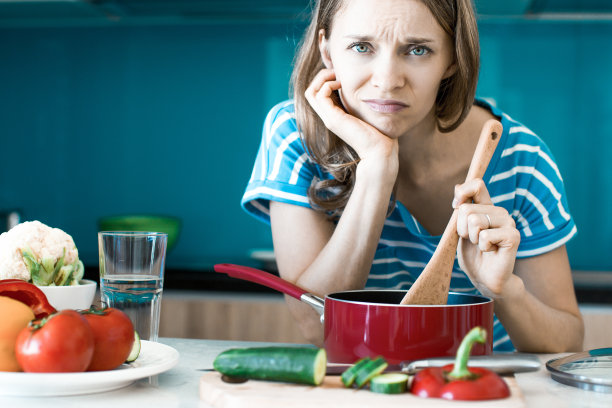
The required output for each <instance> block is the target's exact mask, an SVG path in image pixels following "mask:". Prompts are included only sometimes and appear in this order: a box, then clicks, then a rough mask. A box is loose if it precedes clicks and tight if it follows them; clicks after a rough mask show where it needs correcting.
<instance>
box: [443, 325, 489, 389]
mask: <svg viewBox="0 0 612 408" xmlns="http://www.w3.org/2000/svg"><path fill="white" fill-rule="evenodd" d="M486 339H487V331H486V330H485V329H483V328H482V327H478V326H477V327H474V328H473V329H472V330H470V331H469V332H468V334H466V335H465V337H464V338H463V340H462V341H461V344H460V345H459V349H458V350H457V356H456V358H455V365H454V367H453V370H452V371H451V372H450V373H448V374H447V375H448V377H450V378H452V379H455V380H456V379H461V378H469V377H471V376H472V373H471V372H470V370H468V366H467V364H468V360H469V358H470V352H471V351H472V346H473V345H474V343H476V342H478V343H484V342H485V341H486Z"/></svg>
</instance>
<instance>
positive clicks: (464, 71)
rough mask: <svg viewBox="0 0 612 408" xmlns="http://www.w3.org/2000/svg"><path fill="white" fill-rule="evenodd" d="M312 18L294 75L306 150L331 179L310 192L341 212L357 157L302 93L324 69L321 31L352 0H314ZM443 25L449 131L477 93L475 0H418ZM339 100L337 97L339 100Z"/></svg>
mask: <svg viewBox="0 0 612 408" xmlns="http://www.w3.org/2000/svg"><path fill="white" fill-rule="evenodd" d="M313 1H314V4H313V9H312V19H311V21H310V24H309V25H308V28H307V29H306V32H305V34H304V36H303V38H302V40H301V42H300V45H299V48H298V51H297V53H296V57H295V61H294V68H293V73H292V76H291V85H292V94H293V98H294V100H295V115H296V122H297V125H298V129H299V131H300V134H301V137H302V140H303V142H304V145H305V147H306V150H307V152H308V154H309V155H310V156H311V157H312V159H313V160H314V161H315V162H316V163H318V164H319V165H320V166H321V167H322V168H323V169H325V170H326V171H327V172H329V173H330V174H331V175H332V176H333V179H330V180H320V181H317V182H316V183H313V185H312V186H311V188H310V190H309V192H308V196H309V198H310V201H311V203H312V204H313V206H314V207H315V208H318V209H321V210H323V211H326V212H327V213H328V214H329V215H330V216H332V217H334V216H338V215H339V214H340V213H341V212H342V210H343V209H344V207H345V206H346V203H347V202H348V199H349V197H350V195H351V193H352V191H353V186H354V184H355V170H356V168H357V163H358V162H359V157H358V155H357V153H356V152H355V151H354V150H353V149H352V148H351V147H350V146H349V145H347V144H346V143H345V142H344V141H343V140H342V139H340V138H339V137H338V136H336V135H335V134H334V133H332V132H331V131H329V129H327V128H326V127H325V125H324V124H323V121H322V120H321V118H319V116H318V115H317V114H316V113H315V111H314V110H313V109H312V107H311V106H310V104H309V103H308V101H307V100H306V97H305V96H304V92H305V91H306V88H308V86H309V85H310V83H311V82H312V80H313V78H314V77H315V75H316V74H317V73H318V72H319V71H320V70H321V69H323V68H324V65H323V61H322V59H321V54H320V51H319V43H318V39H319V31H320V30H321V29H323V30H325V36H326V37H329V34H330V33H331V29H332V24H333V19H334V16H335V15H336V14H337V13H338V11H339V10H340V9H341V8H342V7H343V5H344V3H345V2H346V1H350V0H313ZM420 1H421V2H422V3H423V4H425V5H426V6H427V8H429V10H430V11H431V13H432V14H433V16H434V17H435V19H436V21H437V22H438V24H439V25H440V26H441V27H442V29H443V30H444V31H445V32H446V33H447V34H448V35H449V36H450V37H451V38H452V39H453V43H454V57H455V63H456V64H457V70H456V72H455V73H454V74H453V75H452V76H450V77H449V78H446V79H444V80H442V82H441V83H440V87H439V89H438V95H437V97H436V105H435V113H436V118H437V126H438V129H439V130H440V131H441V132H451V131H453V130H454V129H456V128H457V127H458V126H459V125H460V124H461V123H462V122H463V120H464V119H465V118H466V117H467V115H468V113H469V111H470V109H471V107H472V104H473V102H474V95H475V93H476V85H477V82H478V69H479V65H480V47H479V40H478V28H477V25H476V18H475V16H474V9H473V7H472V3H471V0H420ZM337 102H338V103H339V101H337Z"/></svg>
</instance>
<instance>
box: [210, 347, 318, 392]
mask: <svg viewBox="0 0 612 408" xmlns="http://www.w3.org/2000/svg"><path fill="white" fill-rule="evenodd" d="M213 367H214V368H215V370H217V371H219V372H220V373H221V374H224V375H226V376H229V377H238V378H248V379H253V380H269V381H282V382H291V383H298V384H311V385H319V384H321V383H322V382H323V379H324V378H325V369H326V368H327V354H326V353H325V349H318V348H314V347H281V346H278V347H250V348H241V349H230V350H226V351H224V352H222V353H221V354H219V355H218V356H217V357H216V358H215V361H214V362H213Z"/></svg>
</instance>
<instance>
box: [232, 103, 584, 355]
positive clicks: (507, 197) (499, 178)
mask: <svg viewBox="0 0 612 408" xmlns="http://www.w3.org/2000/svg"><path fill="white" fill-rule="evenodd" d="M477 104H478V105H480V106H482V107H484V108H486V109H488V110H490V111H491V112H492V114H493V115H495V116H496V117H497V118H498V119H500V120H501V123H502V125H503V127H504V131H503V134H502V136H501V139H500V141H499V144H498V146H497V149H496V150H495V153H494V155H493V158H492V159H491V163H490V164H489V167H488V169H487V171H486V173H485V175H484V177H483V180H484V181H485V184H486V186H487V189H488V191H489V194H490V196H491V199H492V200H493V203H494V204H495V205H497V206H500V207H504V208H505V209H506V210H507V211H508V213H509V214H510V215H511V216H512V218H513V219H514V221H515V222H516V227H517V229H518V230H519V232H520V234H521V242H520V245H519V248H518V252H517V257H518V258H526V257H531V256H535V255H539V254H543V253H546V252H548V251H551V250H552V249H555V248H558V247H560V246H561V245H563V244H565V243H566V242H567V241H568V240H569V239H570V238H571V237H572V236H573V235H574V234H576V226H575V224H574V221H573V219H572V217H571V216H570V214H569V209H568V205H567V199H566V195H565V189H564V187H563V180H562V178H561V174H560V173H559V169H558V168H557V165H556V164H555V161H554V159H553V156H552V154H551V152H550V150H549V149H548V147H547V146H546V145H545V144H544V142H543V141H542V140H541V139H540V138H539V137H538V136H536V135H535V134H534V133H533V132H532V131H531V130H529V129H528V128H526V127H525V126H523V125H522V124H521V123H519V122H517V121H515V120H514V119H512V118H511V117H510V116H508V115H507V114H505V113H503V112H501V111H500V110H498V109H497V108H495V107H493V106H491V105H490V104H488V103H487V102H485V101H483V100H477ZM329 178H331V175H330V174H329V173H327V172H325V171H324V170H323V169H322V168H321V167H320V166H319V165H317V164H316V163H314V162H313V161H312V160H311V159H310V157H309V156H308V154H307V153H306V151H305V149H304V146H303V144H302V140H301V139H300V136H299V133H298V131H297V125H296V121H295V115H294V104H293V101H286V102H283V103H280V104H278V105H276V106H275V107H274V108H273V109H272V110H271V111H270V113H269V114H268V116H267V117H266V120H265V123H264V128H263V137H262V140H261V145H260V147H259V152H258V154H257V158H256V161H255V166H254V168H253V173H252V175H251V179H250V180H249V183H248V185H247V188H246V191H245V193H244V196H243V198H242V206H243V208H244V209H245V210H246V211H247V212H248V213H249V214H251V215H253V216H255V217H256V218H258V219H260V220H262V221H264V222H267V223H269V222H270V213H269V201H270V200H274V201H280V202H284V203H290V204H295V205H300V206H303V207H308V208H312V207H311V205H310V202H309V199H308V189H309V187H310V185H311V184H312V183H313V181H317V180H321V179H329ZM439 241H440V236H432V235H430V234H429V233H428V232H427V231H426V230H425V228H423V227H422V226H421V225H420V224H419V222H418V221H417V220H416V219H415V218H414V217H413V216H412V215H411V214H410V213H409V212H408V210H407V209H406V208H405V207H404V206H403V205H402V204H401V203H400V202H397V203H396V205H395V208H394V210H393V211H392V213H391V214H390V215H389V217H388V218H387V219H386V220H385V225H384V227H383V231H382V234H381V237H380V241H379V243H378V248H377V251H376V255H375V257H374V261H373V264H372V268H371V270H370V276H369V278H368V281H367V282H366V288H368V289H408V288H409V287H410V285H412V283H413V282H414V281H415V280H416V279H417V277H418V276H419V274H420V273H421V271H422V270H423V268H424V267H425V265H426V264H427V262H428V261H429V259H430V258H431V255H432V254H433V252H434V250H435V248H436V246H437V244H438V242H439ZM451 291H455V292H462V293H478V290H477V289H476V288H474V286H473V285H472V283H471V282H470V280H469V278H468V277H467V276H466V275H465V273H464V272H463V271H462V270H461V268H459V264H458V262H457V259H456V258H455V265H454V267H453V273H452V278H451ZM493 331H494V333H493V349H494V350H495V351H512V350H514V346H513V345H512V342H511V341H510V338H509V337H508V334H507V333H506V331H505V329H504V328H503V326H502V325H501V323H500V322H499V320H498V319H497V317H495V321H494V327H493Z"/></svg>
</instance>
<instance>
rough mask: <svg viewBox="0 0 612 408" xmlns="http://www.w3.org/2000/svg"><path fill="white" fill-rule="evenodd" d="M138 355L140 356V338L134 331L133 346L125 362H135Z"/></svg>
mask: <svg viewBox="0 0 612 408" xmlns="http://www.w3.org/2000/svg"><path fill="white" fill-rule="evenodd" d="M139 355H140V336H139V335H138V333H137V332H136V330H134V344H133V345H132V351H130V354H129V355H128V357H127V359H126V360H125V361H126V362H127V363H131V362H132V361H136V359H137V358H138V356H139Z"/></svg>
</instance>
